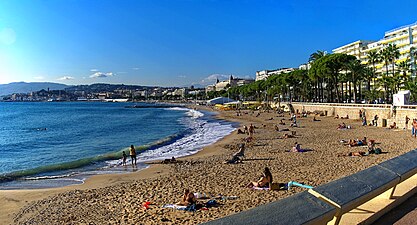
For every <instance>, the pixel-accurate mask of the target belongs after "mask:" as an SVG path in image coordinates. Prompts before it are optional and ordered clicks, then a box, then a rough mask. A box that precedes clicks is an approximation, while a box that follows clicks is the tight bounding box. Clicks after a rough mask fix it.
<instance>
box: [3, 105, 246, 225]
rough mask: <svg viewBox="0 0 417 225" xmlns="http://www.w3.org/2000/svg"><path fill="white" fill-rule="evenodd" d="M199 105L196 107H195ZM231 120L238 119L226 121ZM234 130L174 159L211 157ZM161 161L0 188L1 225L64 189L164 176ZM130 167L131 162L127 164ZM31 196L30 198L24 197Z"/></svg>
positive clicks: (207, 109)
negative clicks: (78, 179)
mask: <svg viewBox="0 0 417 225" xmlns="http://www.w3.org/2000/svg"><path fill="white" fill-rule="evenodd" d="M190 106H191V105H185V106H184V107H185V108H189V109H194V110H203V111H211V112H216V111H215V110H212V109H211V108H209V107H201V106H199V107H195V106H194V107H190ZM197 108H198V109H197ZM214 117H215V118H216V119H219V120H226V119H225V118H222V117H221V113H219V112H218V113H217V115H215V116H214ZM228 121H230V122H237V123H239V122H238V121H236V120H235V121H232V120H228ZM233 133H234V131H232V132H231V133H230V134H228V135H226V136H224V137H223V138H221V139H220V140H218V141H216V142H215V143H212V144H210V145H208V146H205V147H203V148H202V149H201V150H200V151H198V152H196V153H194V154H191V155H187V156H181V157H178V158H177V159H179V160H188V159H195V158H198V157H203V156H211V155H215V154H218V153H219V151H218V149H216V148H213V146H215V145H216V144H220V143H222V142H223V141H225V139H228V138H232V137H231V136H232V135H233ZM160 161H161V160H150V161H146V162H145V164H146V165H147V166H146V167H145V168H143V169H140V170H138V171H135V172H127V173H119V174H111V173H109V174H96V175H92V176H88V177H87V178H86V179H85V180H84V183H82V184H74V185H67V186H62V187H54V188H34V189H24V188H23V189H9V190H8V189H6V190H0V202H2V203H3V204H1V205H0V212H2V213H0V224H12V221H13V216H14V214H15V213H17V212H18V211H19V210H20V209H21V208H22V207H24V206H25V205H26V204H28V203H29V202H31V201H32V202H33V201H37V200H41V199H43V198H46V197H49V196H52V195H55V194H59V193H62V192H66V191H71V190H87V189H93V188H103V187H107V186H111V185H117V184H120V183H124V182H129V181H134V180H142V179H149V178H155V177H158V176H163V175H166V174H168V173H169V168H168V167H169V166H168V165H166V164H161V163H155V162H160ZM127 166H128V167H130V165H127ZM27 199H30V200H27Z"/></svg>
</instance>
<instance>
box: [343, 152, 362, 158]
mask: <svg viewBox="0 0 417 225" xmlns="http://www.w3.org/2000/svg"><path fill="white" fill-rule="evenodd" d="M338 156H339V157H340V156H367V154H366V152H349V153H348V154H339V155H338Z"/></svg>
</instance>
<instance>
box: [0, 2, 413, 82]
mask: <svg viewBox="0 0 417 225" xmlns="http://www.w3.org/2000/svg"><path fill="white" fill-rule="evenodd" d="M416 10H417V1H416V0H403V1H366V0H362V1H359V0H352V1H342V0H341V1H334V0H331V1H320V0H317V1H311V0H303V1H301V0H293V1H281V0H276V1H272V0H258V1H256V0H0V84H4V83H10V82H20V81H25V82H56V83H64V84H69V85H74V84H92V83H115V84H135V85H152V86H153V85H157V86H189V85H207V84H212V83H213V82H214V81H215V80H216V78H219V79H220V80H222V79H225V78H226V77H228V76H230V75H233V76H236V77H240V78H249V77H252V78H254V77H255V73H256V71H259V70H264V69H277V68H282V67H298V66H299V65H300V64H302V63H305V62H306V61H307V60H308V58H309V55H310V54H311V53H313V52H315V51H317V50H324V51H327V52H331V50H332V49H335V48H337V47H340V46H342V45H345V44H347V43H350V42H353V41H356V40H379V39H382V38H383V36H384V32H385V31H388V30H390V29H393V28H396V27H399V26H403V25H407V24H412V23H414V22H416V21H417V14H416Z"/></svg>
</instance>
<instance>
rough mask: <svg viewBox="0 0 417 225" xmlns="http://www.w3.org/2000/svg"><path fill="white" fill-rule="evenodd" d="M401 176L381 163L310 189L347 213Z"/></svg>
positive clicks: (397, 180) (396, 181) (386, 188)
mask: <svg viewBox="0 0 417 225" xmlns="http://www.w3.org/2000/svg"><path fill="white" fill-rule="evenodd" d="M399 181H400V177H399V176H398V175H397V174H396V173H394V172H392V171H390V170H388V169H386V168H384V167H381V166H379V165H376V166H373V167H371V168H368V169H366V170H362V171H360V172H358V173H356V174H353V175H350V176H347V177H344V178H341V179H339V180H335V181H332V182H330V183H327V184H324V185H321V186H319V187H316V188H313V189H310V190H309V192H310V193H312V194H314V195H315V196H317V197H319V198H321V199H323V200H325V201H328V202H330V203H332V204H334V205H335V206H336V207H338V208H340V210H341V212H339V213H342V214H343V213H345V212H348V211H350V210H352V209H354V208H356V207H357V206H359V205H362V204H363V203H365V202H367V201H369V200H371V199H372V198H374V197H376V196H378V195H380V194H381V193H383V192H385V191H387V190H388V189H390V188H392V187H393V186H395V185H396V184H397V183H398V182H399Z"/></svg>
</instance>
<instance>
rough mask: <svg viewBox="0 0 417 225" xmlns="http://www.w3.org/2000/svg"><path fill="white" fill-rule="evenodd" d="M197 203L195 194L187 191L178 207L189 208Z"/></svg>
mask: <svg viewBox="0 0 417 225" xmlns="http://www.w3.org/2000/svg"><path fill="white" fill-rule="evenodd" d="M196 202H197V199H196V198H195V196H194V194H193V193H192V192H190V190H189V189H185V190H184V195H183V196H182V199H181V201H180V202H178V203H177V205H183V206H189V205H192V204H195V203H196Z"/></svg>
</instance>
